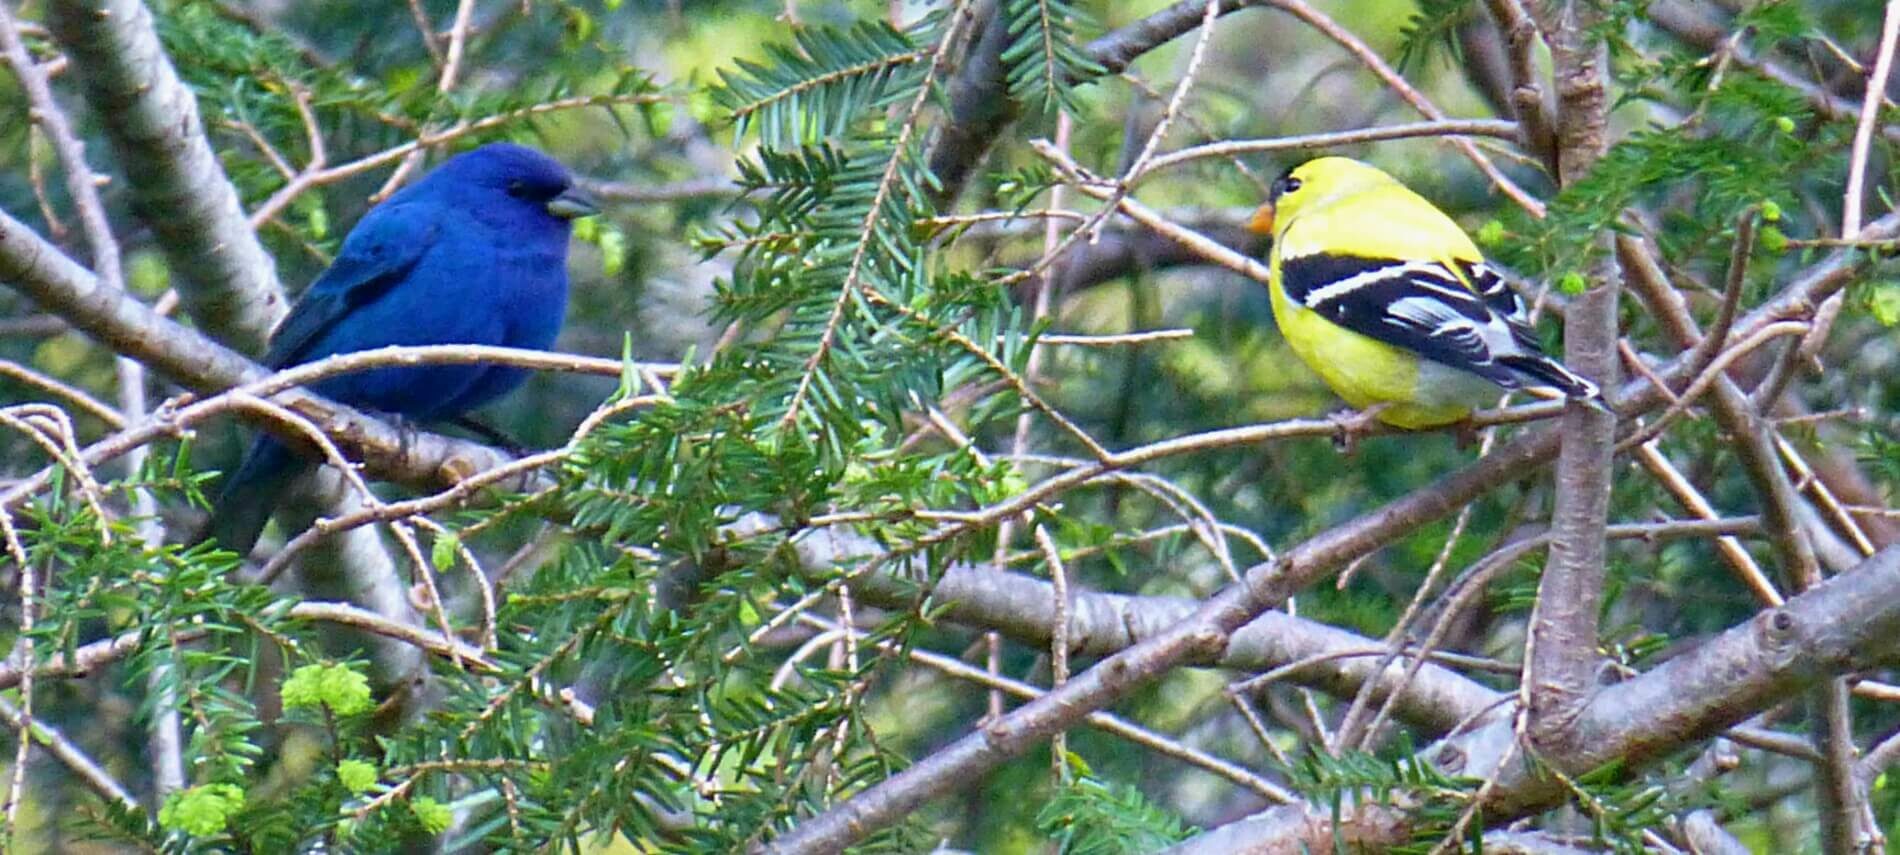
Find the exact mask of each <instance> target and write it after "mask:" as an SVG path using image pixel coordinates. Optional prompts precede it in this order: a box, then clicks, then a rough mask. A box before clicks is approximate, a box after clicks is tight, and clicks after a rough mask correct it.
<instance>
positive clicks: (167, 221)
mask: <svg viewBox="0 0 1900 855" xmlns="http://www.w3.org/2000/svg"><path fill="white" fill-rule="evenodd" d="M47 23H48V25H49V27H50V29H51V30H52V33H53V36H54V38H56V39H57V40H58V41H59V44H60V46H61V47H62V48H63V49H64V50H65V51H66V53H67V55H69V56H71V57H72V59H73V65H74V67H75V68H76V69H77V70H78V72H79V79H80V81H81V82H82V83H83V84H84V85H85V90H86V97H87V100H88V101H90V102H91V104H92V107H93V110H94V111H95V112H96V113H98V114H99V115H100V116H101V117H102V118H103V121H101V122H100V125H101V127H103V128H104V130H105V134H106V138H107V140H109V141H110V142H111V143H112V148H113V151H114V152H115V153H116V154H117V155H118V160H119V162H120V163H121V164H123V166H124V168H125V171H126V172H127V174H129V175H132V176H136V177H137V180H135V181H130V182H128V186H129V188H130V195H131V199H132V206H133V208H134V210H136V211H137V212H138V213H139V215H140V216H141V217H142V218H143V219H144V220H145V222H146V223H147V224H148V225H150V226H151V228H152V231H153V233H154V234H156V235H157V236H158V244H159V248H160V249H162V250H163V251H164V253H165V257H166V259H167V260H168V261H169V262H170V263H171V266H172V268H173V269H175V270H177V271H178V272H179V273H180V274H181V276H180V278H179V282H178V292H179V296H180V297H181V298H182V299H183V301H184V303H185V307H186V308H187V309H188V310H189V311H190V312H191V315H192V317H193V318H195V319H196V320H197V321H198V322H199V323H200V324H201V325H203V326H204V328H205V329H207V330H210V331H211V332H212V334H214V335H215V336H217V338H218V339H219V340H221V341H224V342H227V343H229V344H230V345H231V346H233V347H235V348H237V349H238V350H241V351H244V352H246V353H259V352H262V351H263V349H264V342H265V340H266V339H267V338H268V337H269V335H270V331H271V328H272V327H273V326H275V325H276V323H277V319H278V318H280V317H282V316H283V314H284V312H285V310H286V303H285V299H284V290H283V286H282V285H280V284H279V283H278V281H277V267H276V262H275V261H274V260H272V258H271V256H270V253H268V252H266V251H265V250H264V247H263V245H262V244H260V243H259V242H258V240H257V235H256V234H255V233H254V232H252V231H251V227H250V223H249V221H248V220H247V219H246V218H245V216H244V209H243V205H242V204H241V202H240V201H239V199H238V194H237V189H236V188H235V187H233V186H232V185H231V181H230V179H229V178H227V177H226V176H225V174H224V168H223V167H222V166H220V165H219V163H218V157H217V153H216V152H214V151H212V149H211V143H210V142H209V140H207V139H206V138H205V132H204V124H203V122H202V121H200V119H199V116H198V100H197V97H196V96H195V95H194V94H193V93H192V91H191V89H190V88H189V87H187V86H185V84H184V82H183V81H181V80H179V79H178V72H177V71H176V70H175V69H173V68H172V64H171V60H170V59H169V58H168V57H166V56H165V51H164V48H163V47H162V46H161V45H160V43H159V39H158V30H157V28H156V27H155V26H154V25H153V22H152V14H151V12H150V11H149V10H147V9H146V7H145V4H144V3H142V2H140V0H58V2H53V3H49V4H47Z"/></svg>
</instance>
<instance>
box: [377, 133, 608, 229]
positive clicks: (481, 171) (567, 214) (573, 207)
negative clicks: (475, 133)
mask: <svg viewBox="0 0 1900 855" xmlns="http://www.w3.org/2000/svg"><path fill="white" fill-rule="evenodd" d="M410 189H411V190H414V191H417V192H418V193H424V192H435V193H439V192H443V191H445V190H451V189H452V192H454V193H455V195H462V196H467V197H472V198H470V199H469V201H471V202H473V203H475V204H478V205H482V206H489V205H499V206H502V207H503V209H504V210H506V212H507V213H508V214H509V215H512V216H514V217H520V216H523V215H527V216H529V217H540V216H545V217H553V218H556V219H559V220H563V221H565V220H572V219H575V218H576V217H585V216H589V215H592V214H597V213H599V212H600V209H599V207H598V206H597V205H596V204H595V202H594V200H593V199H592V198H591V197H590V196H589V195H588V194H587V193H586V192H585V191H583V190H581V189H580V188H578V187H575V186H574V179H573V176H571V175H569V174H568V171H567V167H564V166H562V165H561V162H560V161H558V160H555V159H554V158H552V157H549V156H547V155H545V154H542V153H541V152H539V151H536V150H534V149H531V148H528V147H527V146H521V145H515V144H513V143H490V144H488V145H485V146H482V147H481V148H478V149H475V150H474V151H469V152H465V153H463V154H458V155H456V156H455V157H452V158H449V160H448V161H447V162H445V163H443V164H442V165H441V166H439V167H436V169H435V171H434V172H431V173H429V176H428V177H427V178H424V179H423V180H422V181H419V182H417V183H416V184H415V186H414V187H412V188H410ZM489 213H500V212H498V211H490V212H489Z"/></svg>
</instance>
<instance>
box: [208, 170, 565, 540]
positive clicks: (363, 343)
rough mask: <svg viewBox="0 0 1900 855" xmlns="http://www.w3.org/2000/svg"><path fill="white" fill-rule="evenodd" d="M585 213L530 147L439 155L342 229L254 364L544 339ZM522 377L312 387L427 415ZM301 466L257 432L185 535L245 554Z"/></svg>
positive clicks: (435, 374) (385, 377) (422, 372)
mask: <svg viewBox="0 0 1900 855" xmlns="http://www.w3.org/2000/svg"><path fill="white" fill-rule="evenodd" d="M593 213H595V208H594V205H593V203H592V201H591V200H589V199H588V198H587V196H586V194H585V193H582V192H580V191H579V190H577V189H576V188H575V187H574V183H573V180H572V178H570V177H569V175H568V172H567V170H566V169H565V168H563V167H562V166H561V164H560V163H559V162H557V161H555V160H554V159H553V158H551V157H548V156H547V155H545V154H542V153H541V152H538V151H535V150H534V149H531V148H526V147H523V146H518V145H510V144H506V143H496V144H492V145H486V146H483V147H481V148H478V149H475V150H474V151H471V152H468V153H466V154H462V155H459V156H457V157H454V158H451V159H450V160H449V161H447V162H445V163H443V164H442V165H441V166H440V167H438V168H437V169H436V170H435V171H434V172H431V173H430V174H429V175H427V176H426V177H424V178H422V179H421V180H419V181H417V182H416V183H415V184H413V185H410V186H409V187H408V188H406V189H404V190H402V191H401V192H398V193H396V194H395V195H394V196H391V197H390V198H389V199H388V200H387V201H386V202H384V203H383V204H381V205H378V206H377V207H376V208H374V209H372V210H371V211H370V212H369V214H368V215H367V216H365V217H364V218H363V219H362V221H361V222H359V223H357V225H356V228H354V229H352V230H350V233H349V235H348V236H347V237H345V238H344V239H343V249H342V252H341V253H340V254H339V255H338V256H337V258H336V260H335V261H334V262H332V263H331V265H330V268H329V269H328V270H325V271H324V272H323V274H322V275H321V276H319V277H318V278H317V281H316V282H315V283H313V284H312V285H311V286H310V288H309V290H307V291H306V292H305V293H304V295H303V297H302V298H301V299H299V300H298V301H297V304H296V305H295V306H292V307H291V310H290V314H289V315H288V316H286V317H285V318H284V321H283V323H282V324H280V325H279V326H278V327H277V331H276V332H275V333H274V334H273V335H272V336H271V342H270V350H269V352H268V353H267V354H266V355H265V356H264V359H263V364H264V365H266V366H268V367H270V368H273V369H281V368H286V367H289V366H293V365H299V364H302V363H306V362H313V361H315V360H318V359H322V358H324V357H326V356H334V355H336V354H340V353H351V352H354V351H359V350H370V349H373V348H378V347H387V346H390V345H429V344H486V345H503V346H507V347H521V348H533V349H545V348H547V347H549V346H550V345H552V344H553V343H554V337H555V334H556V333H558V332H560V328H561V321H562V317H563V315H564V314H565V313H566V308H567V245H568V233H569V221H570V220H572V219H574V218H575V217H582V216H587V215H589V214H593ZM525 376H526V372H525V371H524V370H523V369H519V368H512V367H507V366H491V365H437V366H425V367H415V368H377V369H372V370H368V371H360V372H356V373H351V374H341V375H336V376H333V377H329V378H326V379H324V380H320V381H317V382H316V383H313V384H311V386H310V388H311V390H312V391H315V392H316V393H317V394H320V395H323V396H324V397H326V398H329V399H330V400H333V401H336V402H338V403H341V404H347V405H349V406H352V407H358V408H361V409H366V410H375V411H381V412H384V413H389V414H393V415H396V416H400V417H404V418H408V419H414V420H416V421H433V420H442V419H453V418H457V417H459V416H461V415H463V414H465V413H467V412H468V411H470V410H472V409H474V408H476V407H478V406H481V405H482V404H485V403H487V402H489V401H491V400H494V399H495V398H496V397H499V396H500V395H502V394H504V393H506V392H508V391H509V390H511V389H513V388H514V387H516V386H518V385H520V383H521V381H522V380H523V379H524V377H525ZM312 468H314V463H313V462H312V461H311V460H309V459H306V458H305V457H304V456H302V454H300V453H299V452H298V451H295V450H293V449H291V448H290V447H288V446H286V445H284V444H283V443H281V442H279V441H278V440H276V439H273V438H271V437H269V436H262V437H259V438H258V439H257V440H256V441H255V442H254V443H252V445H251V447H250V450H249V451H247V452H246V453H245V455H244V460H243V462H242V463H241V464H239V466H238V469H237V472H236V473H235V474H233V475H231V476H230V477H229V478H228V479H227V480H226V481H225V484H224V489H223V491H222V493H221V494H220V495H219V496H218V500H217V503H216V505H215V506H214V507H213V509H212V513H211V518H210V520H209V521H208V522H207V523H206V525H205V528H204V529H203V530H202V531H201V532H200V534H199V536H198V538H197V540H200V541H202V540H204V539H206V538H209V537H215V538H217V540H218V542H219V544H220V545H222V546H223V547H224V548H226V549H229V550H232V551H234V552H237V553H238V554H240V555H243V554H246V553H248V552H250V550H251V547H253V546H255V545H256V543H257V538H258V535H259V534H260V533H261V532H262V531H263V529H264V524H265V522H266V521H268V520H269V519H270V515H271V512H272V511H273V510H275V506H276V503H277V498H278V495H279V494H280V493H282V492H283V490H284V489H285V488H286V487H288V486H289V485H290V483H291V482H292V481H293V480H294V479H296V477H297V476H299V475H301V474H302V473H304V472H306V471H308V470H310V469H312Z"/></svg>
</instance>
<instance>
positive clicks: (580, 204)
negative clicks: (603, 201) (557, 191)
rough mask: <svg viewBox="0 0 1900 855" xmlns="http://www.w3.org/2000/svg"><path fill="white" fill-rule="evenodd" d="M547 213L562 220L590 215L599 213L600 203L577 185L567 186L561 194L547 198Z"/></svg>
mask: <svg viewBox="0 0 1900 855" xmlns="http://www.w3.org/2000/svg"><path fill="white" fill-rule="evenodd" d="M548 213H550V214H553V215H554V216H557V217H560V218H561V219H563V220H574V219H579V218H581V217H591V216H593V215H595V214H598V213H600V203H598V202H596V201H594V197H593V196H592V195H591V194H589V193H588V192H587V191H585V190H582V189H581V188H579V187H569V188H567V189H566V190H564V191H562V192H561V195H559V196H556V197H554V198H552V199H549V200H548Z"/></svg>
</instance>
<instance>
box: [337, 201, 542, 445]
mask: <svg viewBox="0 0 1900 855" xmlns="http://www.w3.org/2000/svg"><path fill="white" fill-rule="evenodd" d="M466 225H469V226H474V227H472V228H460V229H447V230H445V235H444V236H443V237H442V238H441V239H439V240H438V241H436V242H435V244H434V245H433V246H431V247H430V248H429V249H428V250H427V252H426V253H425V254H424V255H423V257H422V258H421V259H419V260H418V261H417V263H416V265H415V266H414V267H413V268H411V269H410V270H409V272H408V274H407V275H406V276H404V277H403V279H402V281H400V282H398V283H396V284H395V285H394V286H392V287H391V288H389V289H388V291H386V292H385V293H383V294H382V295H380V296H379V297H378V298H377V299H375V300H374V301H371V302H369V303H367V304H365V305H362V306H358V307H356V308H354V309H353V310H352V311H351V312H350V314H349V316H348V317H345V318H343V319H342V320H340V321H339V322H337V324H336V325H335V326H334V327H333V328H331V329H330V330H329V331H328V332H327V333H326V334H325V335H324V336H323V337H322V338H321V339H319V340H318V342H317V343H316V344H315V346H314V347H312V348H311V351H310V352H309V353H308V355H307V356H306V357H305V358H304V359H303V360H302V361H312V360H315V359H320V358H322V357H325V356H330V355H334V354H339V353H350V352H354V351H360V350H369V349H373V348H378V347H387V346H390V345H435V344H479V345H499V346H505V347H519V348H529V349H536V350H545V349H547V348H549V347H550V346H552V345H553V344H554V339H555V336H556V335H557V334H558V333H559V332H560V328H561V320H562V316H563V315H564V314H565V313H566V310H567V270H566V251H567V235H566V230H565V229H561V230H560V232H561V233H560V234H558V235H547V234H510V233H508V231H506V230H501V229H491V228H482V227H480V226H479V225H476V224H466ZM525 377H526V372H525V371H524V370H522V369H518V368H510V367H505V366H491V365H438V366H427V367H417V368H381V369H375V370H371V371H364V372H359V373H354V374H347V375H342V376H338V377H333V378H330V379H327V380H324V381H321V382H319V383H317V384H315V385H314V387H313V388H314V390H315V391H316V392H317V393H318V394H321V395H324V396H326V397H329V398H332V399H335V400H337V401H339V402H342V403H345V404H349V405H351V406H354V407H360V408H365V409H371V410H378V411H382V412H388V413H397V414H400V415H404V416H409V417H411V418H416V419H421V420H431V419H444V418H453V417H455V416H458V415H461V414H463V413H465V412H468V411H469V410H472V409H474V408H476V407H479V406H481V405H482V404H485V403H488V402H489V401H491V400H493V399H495V398H497V397H500V396H501V395H503V394H505V393H507V392H508V391H510V390H512V389H513V388H514V387H516V386H518V385H520V383H521V381H522V380H523V379H525Z"/></svg>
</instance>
